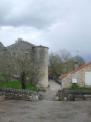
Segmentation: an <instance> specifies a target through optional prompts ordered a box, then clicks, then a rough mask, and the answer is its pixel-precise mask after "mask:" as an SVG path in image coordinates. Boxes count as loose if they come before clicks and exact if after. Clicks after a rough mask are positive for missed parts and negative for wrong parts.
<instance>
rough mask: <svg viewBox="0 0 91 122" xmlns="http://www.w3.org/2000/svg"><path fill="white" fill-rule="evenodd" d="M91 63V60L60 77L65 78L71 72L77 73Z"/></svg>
mask: <svg viewBox="0 0 91 122" xmlns="http://www.w3.org/2000/svg"><path fill="white" fill-rule="evenodd" d="M90 64H91V62H88V63H87V64H83V65H82V66H80V67H79V68H77V69H76V70H73V71H72V72H69V73H68V74H63V75H61V76H60V77H59V79H63V78H65V77H67V76H68V75H69V74H73V73H75V72H78V71H80V70H81V69H83V68H84V67H86V66H89V65H90Z"/></svg>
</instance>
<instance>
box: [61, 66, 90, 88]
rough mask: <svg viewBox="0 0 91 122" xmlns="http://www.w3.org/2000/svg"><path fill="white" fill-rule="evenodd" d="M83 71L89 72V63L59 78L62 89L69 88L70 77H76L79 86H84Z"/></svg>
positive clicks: (70, 83)
mask: <svg viewBox="0 0 91 122" xmlns="http://www.w3.org/2000/svg"><path fill="white" fill-rule="evenodd" d="M85 72H91V65H88V66H87V67H84V68H82V69H80V70H79V71H77V72H75V73H69V74H68V75H67V76H66V77H65V78H63V79H62V80H61V83H62V89H63V88H70V87H71V85H72V79H77V82H78V85H79V86H81V87H84V86H86V85H85ZM86 87H91V86H86Z"/></svg>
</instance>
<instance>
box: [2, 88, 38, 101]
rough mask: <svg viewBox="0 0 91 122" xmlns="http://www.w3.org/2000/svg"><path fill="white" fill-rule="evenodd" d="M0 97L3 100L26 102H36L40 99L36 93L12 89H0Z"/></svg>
mask: <svg viewBox="0 0 91 122" xmlns="http://www.w3.org/2000/svg"><path fill="white" fill-rule="evenodd" d="M0 96H4V97H5V99H15V100H28V101H38V100H39V99H40V95H39V93H38V92H34V91H30V90H19V89H12V88H1V89H0Z"/></svg>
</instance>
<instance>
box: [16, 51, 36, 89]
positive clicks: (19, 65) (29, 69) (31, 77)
mask: <svg viewBox="0 0 91 122" xmlns="http://www.w3.org/2000/svg"><path fill="white" fill-rule="evenodd" d="M14 61H15V63H14V70H15V73H16V75H17V76H18V77H19V78H20V81H21V84H22V89H25V88H26V81H30V83H31V84H33V85H36V84H37V76H38V69H37V68H36V67H34V64H33V59H32V57H31V56H30V54H29V53H28V52H26V53H24V54H20V55H18V56H16V57H15V58H14Z"/></svg>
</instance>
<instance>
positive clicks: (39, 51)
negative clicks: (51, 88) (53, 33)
mask: <svg viewBox="0 0 91 122" xmlns="http://www.w3.org/2000/svg"><path fill="white" fill-rule="evenodd" d="M33 55H34V65H35V66H38V68H39V77H38V87H39V88H47V87H48V47H44V46H34V47H33Z"/></svg>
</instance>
